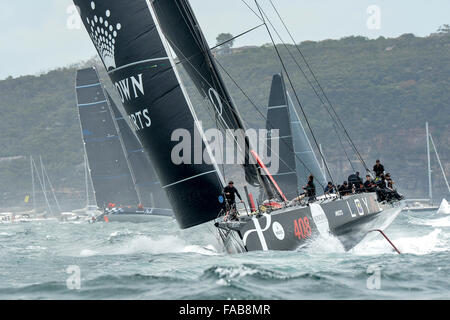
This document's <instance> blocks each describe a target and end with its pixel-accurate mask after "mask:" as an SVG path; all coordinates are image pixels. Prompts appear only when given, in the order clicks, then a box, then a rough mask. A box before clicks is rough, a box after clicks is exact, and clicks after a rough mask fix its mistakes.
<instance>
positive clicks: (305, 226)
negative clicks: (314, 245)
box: [294, 217, 311, 240]
mask: <svg viewBox="0 0 450 320" xmlns="http://www.w3.org/2000/svg"><path fill="white" fill-rule="evenodd" d="M294 232H295V236H296V237H297V238H299V239H300V240H301V239H306V238H309V237H311V226H310V225H309V219H308V217H304V218H303V219H302V218H300V219H298V220H294Z"/></svg>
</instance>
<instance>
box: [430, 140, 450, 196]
mask: <svg viewBox="0 0 450 320" xmlns="http://www.w3.org/2000/svg"><path fill="white" fill-rule="evenodd" d="M430 140H431V143H432V144H433V148H434V152H435V153H436V158H437V161H438V163H439V166H440V167H441V171H442V175H443V176H444V181H445V184H446V185H447V189H448V192H449V193H450V186H449V184H448V180H447V177H446V175H445V170H444V167H443V166H442V163H441V159H440V158H439V154H438V152H437V149H436V145H435V144H434V141H433V136H432V135H431V133H430Z"/></svg>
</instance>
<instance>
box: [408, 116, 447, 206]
mask: <svg viewBox="0 0 450 320" xmlns="http://www.w3.org/2000/svg"><path fill="white" fill-rule="evenodd" d="M425 132H426V139H427V165H428V170H427V173H428V196H429V199H410V200H408V201H407V202H409V203H408V206H406V207H405V208H404V209H403V211H435V210H438V209H439V210H438V211H439V212H440V213H445V212H446V211H447V210H448V209H447V208H448V203H447V200H446V199H443V200H442V202H441V205H440V207H437V206H436V205H434V204H433V184H432V179H431V178H432V170H431V152H430V142H431V144H432V145H433V149H434V152H435V155H436V159H437V161H438V163H439V166H440V168H441V171H442V176H443V177H444V181H445V184H446V185H447V189H448V192H449V194H450V186H449V183H448V180H447V177H446V175H445V171H444V167H443V166H442V163H441V159H440V158H439V154H438V152H437V148H436V145H435V144H434V140H433V137H432V136H431V133H430V131H429V128H428V122H426V123H425Z"/></svg>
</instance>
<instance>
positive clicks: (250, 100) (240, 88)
mask: <svg viewBox="0 0 450 320" xmlns="http://www.w3.org/2000/svg"><path fill="white" fill-rule="evenodd" d="M215 61H216V62H217V63H218V65H219V66H220V67H221V68H222V70H223V71H224V72H225V73H226V75H227V76H228V77H229V78H230V79H231V81H232V82H233V83H234V85H235V86H236V87H237V88H238V89H239V91H241V92H242V94H243V95H244V96H245V98H246V99H247V100H248V101H249V102H250V103H251V104H252V106H253V107H254V109H255V110H256V111H257V112H258V113H259V114H260V116H261V117H262V118H263V120H265V121H266V123H267V124H269V125H270V126H271V127H272V128H273V127H274V126H273V125H272V123H271V122H270V120H269V119H268V118H267V117H266V116H265V115H264V114H263V113H262V112H261V110H260V109H259V108H258V106H257V105H256V103H255V102H254V101H253V100H252V99H251V98H250V97H249V96H248V95H247V93H246V92H245V91H244V89H242V87H241V86H239V84H238V83H237V82H236V80H235V79H234V78H233V77H232V76H231V74H230V73H229V72H228V71H227V70H226V69H225V67H224V66H223V65H222V64H221V63H220V61H219V60H218V59H215ZM283 143H284V144H286V146H287V147H288V148H289V149H290V150H291V151H292V153H293V154H294V156H295V158H296V159H298V160H299V161H300V162H301V163H302V165H303V167H304V168H305V169H306V170H307V171H309V173H310V174H311V173H312V170H311V169H309V168H308V166H307V165H306V164H305V162H304V161H303V160H302V159H301V158H300V157H299V156H298V155H297V154H295V152H294V150H292V147H291V146H289V145H288V144H287V142H286V141H283ZM266 147H267V148H269V150H270V151H271V152H272V151H273V150H272V149H271V148H270V147H269V146H268V145H267V144H266ZM275 155H277V154H276V153H275ZM277 156H278V155H277ZM278 158H279V159H280V160H281V161H282V162H283V163H284V164H285V165H286V166H287V167H288V168H289V169H291V170H293V171H296V170H295V169H293V168H291V167H290V166H288V165H287V164H286V163H285V162H284V161H283V160H282V159H281V158H280V157H279V156H278ZM317 182H318V183H319V184H320V185H321V186H322V187H323V188H325V186H324V185H322V184H321V183H320V181H319V180H317Z"/></svg>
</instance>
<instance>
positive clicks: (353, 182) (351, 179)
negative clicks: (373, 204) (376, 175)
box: [347, 171, 364, 191]
mask: <svg viewBox="0 0 450 320" xmlns="http://www.w3.org/2000/svg"><path fill="white" fill-rule="evenodd" d="M347 180H348V184H349V186H350V188H353V186H355V190H356V191H361V189H362V188H363V187H364V186H363V185H364V183H363V181H362V179H361V177H360V176H359V172H358V171H356V173H355V174H351V175H349V176H348V178H347Z"/></svg>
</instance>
